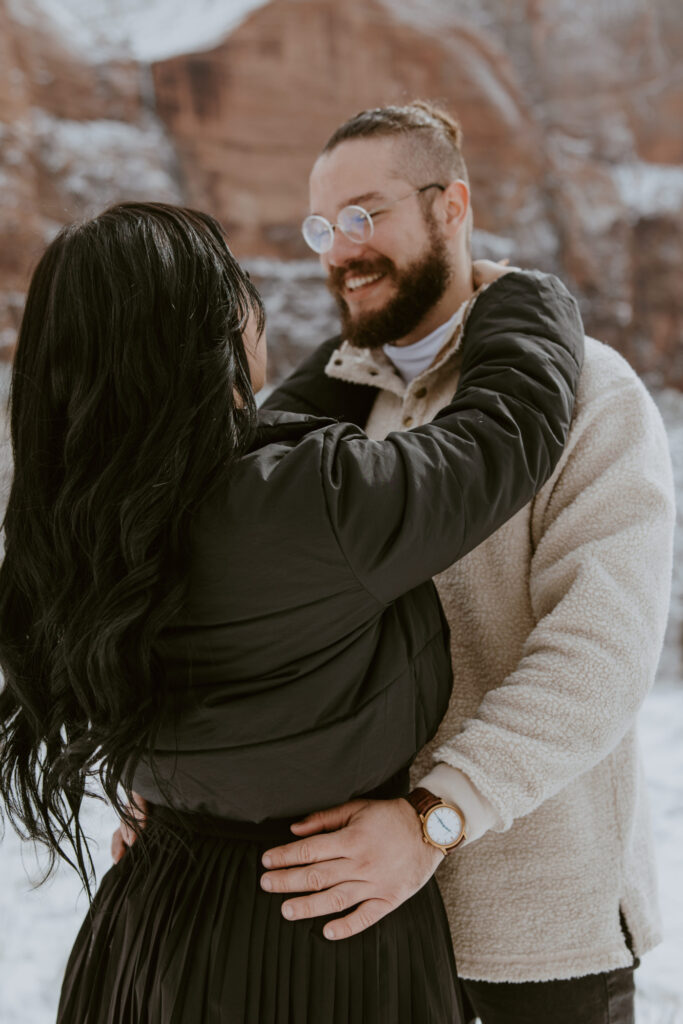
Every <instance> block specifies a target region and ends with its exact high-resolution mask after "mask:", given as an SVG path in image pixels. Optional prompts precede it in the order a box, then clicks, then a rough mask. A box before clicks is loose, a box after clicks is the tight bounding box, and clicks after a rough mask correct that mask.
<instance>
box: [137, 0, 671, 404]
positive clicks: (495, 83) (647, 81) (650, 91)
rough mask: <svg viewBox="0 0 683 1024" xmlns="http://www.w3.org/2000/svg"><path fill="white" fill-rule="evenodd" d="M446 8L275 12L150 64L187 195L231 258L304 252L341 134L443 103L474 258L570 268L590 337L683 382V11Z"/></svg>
mask: <svg viewBox="0 0 683 1024" xmlns="http://www.w3.org/2000/svg"><path fill="white" fill-rule="evenodd" d="M455 6H456V5H453V4H452V2H449V0H421V2H420V0H417V2H414V0H410V2H408V0H405V2H403V0H386V2H384V3H380V2H379V0H371V2H367V0H347V2H346V3H344V4H337V3H336V2H334V0H274V2H272V3H270V4H269V5H267V6H266V7H263V8H261V9H260V10H258V11H256V12H254V13H253V14H252V15H251V16H250V17H249V18H248V19H247V21H246V22H245V23H244V24H243V25H242V26H240V27H239V28H238V29H236V30H235V31H234V32H233V33H232V35H231V36H230V37H229V38H228V39H227V40H225V41H224V42H223V43H222V44H221V45H219V46H218V47H216V48H215V49H214V50H212V51H210V52H208V53H203V54H192V55H186V56H182V57H177V58H174V59H172V60H168V61H164V62H160V63H157V64H155V65H154V67H153V73H154V85H155V93H156V99H157V109H158V111H159V113H160V115H161V117H162V118H163V120H164V121H165V123H166V124H167V126H168V129H169V132H170V134H171V135H172V137H173V139H174V140H175V143H176V147H177V151H178V155H179V160H180V164H181V167H182V172H183V182H184V186H185V188H186V190H187V194H188V197H189V199H190V200H191V201H192V202H195V203H198V204H200V205H204V206H207V207H209V208H210V209H212V210H213V211H214V212H216V213H217V215H218V216H219V217H220V218H221V219H222V220H223V221H224V223H225V224H226V225H227V226H228V228H229V231H230V234H231V237H232V239H233V241H234V245H235V247H236V249H237V251H238V252H239V253H241V254H269V255H278V256H281V257H284V258H288V257H292V256H303V255H304V254H305V250H304V249H303V248H302V243H301V240H300V237H299V233H298V225H299V223H300V220H301V217H302V215H303V214H304V213H305V211H306V201H307V188H306V183H307V177H308V172H309V169H310V166H311V163H312V161H313V159H314V158H315V155H316V153H317V152H318V151H319V149H320V147H321V145H322V144H323V143H324V141H325V140H326V138H327V137H328V135H329V134H330V133H331V131H332V130H333V129H334V127H335V126H336V125H337V124H339V123H341V121H343V120H344V119H345V118H347V117H348V116H350V115H352V114H353V113H355V112H356V111H357V110H360V109H362V108H363V107H367V106H375V105H378V104H383V103H391V102H404V101H405V100H406V99H407V98H410V97H413V96H423V97H424V96H427V97H436V98H439V99H442V100H444V101H445V102H446V104H447V105H448V107H449V108H450V109H451V110H453V111H454V112H456V113H457V115H458V116H459V118H460V119H461V121H462V124H463V127H464V131H465V139H466V156H467V159H468V164H469V168H470V174H471V179H472V189H473V199H474V210H475V224H476V226H477V228H478V229H479V232H478V233H477V234H476V235H475V243H476V244H477V245H478V251H479V254H481V255H488V254H489V253H491V254H495V255H499V254H507V253H509V254H510V255H511V256H512V257H513V259H514V260H515V261H516V262H521V263H522V264H526V265H536V266H541V267H543V268H544V269H549V270H555V271H557V272H558V273H560V274H562V276H563V278H564V279H565V280H566V281H567V283H568V284H569V285H570V287H572V289H573V290H574V292H575V293H576V294H577V295H578V296H579V297H580V299H581V302H582V307H583V311H584V316H585V319H586V323H587V326H588V329H589V330H590V331H591V332H592V333H594V334H596V335H597V336H598V337H600V338H602V339H604V340H606V341H609V342H611V343H613V344H615V345H616V346H617V347H618V348H620V349H621V350H622V351H623V352H624V353H625V354H626V355H627V357H628V358H629V359H630V360H631V361H632V362H633V364H634V365H635V366H636V368H637V369H638V370H640V371H641V372H646V373H649V374H650V375H651V376H652V377H653V378H655V379H657V378H658V379H659V380H661V381H665V382H667V383H669V384H672V385H674V386H677V387H683V352H682V351H681V345H680V337H681V329H682V327H683V289H681V288H680V287H678V288H675V287H674V279H675V277H677V276H679V274H680V271H679V268H680V266H681V257H682V256H683V241H682V239H683V231H682V230H681V229H682V228H683V168H682V167H681V166H680V165H681V164H683V133H681V131H680V111H681V110H682V109H683V80H682V79H681V77H680V74H679V69H680V58H681V54H682V52H683V19H681V17H680V13H679V12H680V7H679V3H678V0H655V2H650V0H620V2H618V3H617V2H615V0H596V2H594V3H592V4H590V5H588V4H584V5H576V4H574V3H572V2H569V0H545V2H542V0H510V2H509V3H506V4H501V3H500V2H498V0H476V2H475V0H461V2H459V3H458V5H457V12H456V13H454V10H453V9H454V7H455ZM677 113H678V118H677V117H676V114H677Z"/></svg>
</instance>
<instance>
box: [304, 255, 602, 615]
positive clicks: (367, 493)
mask: <svg viewBox="0 0 683 1024" xmlns="http://www.w3.org/2000/svg"><path fill="white" fill-rule="evenodd" d="M582 360H583V335H582V327H581V319H580V316H579V313H578V309H577V306H576V303H575V302H574V300H573V299H572V298H571V296H570V295H569V293H568V292H567V290H566V289H565V288H564V286H563V285H562V284H561V282H560V281H558V280H557V278H554V277H551V276H550V275H543V274H535V273H534V274H529V273H521V272H519V273H510V274H507V275H505V276H504V277H502V278H500V279H499V280H498V281H496V282H495V283H494V284H493V285H491V286H490V287H489V288H488V289H487V291H486V292H484V294H483V295H482V296H481V298H480V299H479V300H478V302H477V303H476V306H475V307H474V309H473V311H472V314H471V315H470V318H469V320H468V325H467V332H466V337H465V340H464V343H463V361H462V370H461V375H460V381H459V384H458V389H457V392H456V394H455V397H454V399H453V401H452V402H451V404H450V405H448V406H446V407H445V408H444V409H442V410H441V412H440V413H439V414H438V416H437V417H436V418H435V419H434V420H433V421H432V422H431V423H429V424H425V425H424V426H421V427H416V428H415V429H413V430H408V431H404V432H400V433H399V432H395V433H391V434H389V435H388V437H387V438H385V440H383V441H371V440H369V439H368V438H367V437H366V436H365V434H363V433H362V432H361V431H360V430H358V429H357V428H355V427H352V426H344V425H341V424H336V425H334V426H333V427H332V428H328V429H327V430H326V431H325V441H324V443H323V446H322V452H321V459H322V467H321V468H322V473H321V478H322V481H323V486H324V489H325V501H326V506H327V511H328V516H329V519H330V522H331V524H332V528H333V530H334V532H335V534H336V537H337V541H338V544H339V546H340V548H341V550H342V551H343V553H344V556H345V558H346V560H347V562H348V564H349V566H350V568H351V570H352V571H353V573H354V574H355V575H356V577H357V579H358V580H359V581H360V582H361V583H362V584H363V586H364V587H365V589H366V590H367V591H368V592H369V593H370V594H372V595H373V596H374V597H375V598H376V599H377V600H378V601H379V602H381V603H383V604H388V603H390V602H391V601H392V600H394V599H396V598H397V597H398V596H400V595H401V594H403V593H405V592H406V591H408V590H410V589H411V588H412V587H414V586H417V585H418V584H420V583H422V582H424V581H426V580H428V579H429V578H430V577H431V576H433V575H435V574H436V573H437V572H440V571H442V570H443V569H445V568H447V566H449V565H450V564H451V563H452V562H454V561H456V560H457V559H458V558H461V557H462V556H463V555H464V554H466V553H467V552H468V551H470V550H471V549H472V548H473V547H475V546H476V545H477V544H479V543H480V542H481V541H482V540H484V539H485V538H486V537H488V536H489V535H490V534H491V533H493V532H494V531H495V530H496V529H498V527H499V526H501V525H502V524H503V523H504V522H505V521H506V520H507V519H509V518H510V517H511V516H512V515H513V514H514V513H515V512H516V511H518V510H519V509H520V508H521V507H522V506H523V505H525V504H527V502H528V501H529V500H530V499H531V498H532V497H533V495H534V494H535V493H536V491H537V490H538V489H539V488H540V487H541V486H542V484H543V482H544V481H545V480H547V479H548V477H549V476H550V474H551V472H552V470H553V467H554V466H555V465H556V464H557V461H558V460H559V458H560V455H561V452H562V450H563V447H564V444H565V440H566V436H567V433H568V430H569V425H570V422H571V416H572V410H573V404H574V392H575V388H576V386H577V382H578V378H579V376H580V366H581V363H582Z"/></svg>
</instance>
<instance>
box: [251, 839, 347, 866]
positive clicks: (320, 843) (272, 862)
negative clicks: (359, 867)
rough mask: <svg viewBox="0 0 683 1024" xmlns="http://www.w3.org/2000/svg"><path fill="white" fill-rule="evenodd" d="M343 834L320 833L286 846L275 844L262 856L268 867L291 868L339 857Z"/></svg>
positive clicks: (263, 862)
mask: <svg viewBox="0 0 683 1024" xmlns="http://www.w3.org/2000/svg"><path fill="white" fill-rule="evenodd" d="M342 835H343V834H333V835H318V836H312V838H311V839H298V840H297V841H296V842H295V843H287V844H286V846H274V847H272V849H270V850H266V852H265V853H264V854H263V856H262V857H261V863H262V864H263V866H264V867H266V868H290V867H294V866H295V865H297V864H312V863H313V862H314V861H319V860H333V859H335V858H338V857H339V854H340V852H341V853H343V850H342V849H341V847H342V845H343V838H342Z"/></svg>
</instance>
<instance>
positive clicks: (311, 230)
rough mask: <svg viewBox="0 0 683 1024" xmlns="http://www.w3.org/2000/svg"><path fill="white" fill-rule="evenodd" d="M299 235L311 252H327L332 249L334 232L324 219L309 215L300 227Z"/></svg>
mask: <svg viewBox="0 0 683 1024" xmlns="http://www.w3.org/2000/svg"><path fill="white" fill-rule="evenodd" d="M301 233H302V235H303V236H304V241H305V242H306V245H308V246H309V247H310V248H311V249H312V250H313V252H318V253H322V252H328V251H329V250H330V249H331V248H332V243H333V241H334V232H333V231H332V225H331V224H330V223H329V221H327V220H325V218H324V217H318V216H317V215H316V214H311V216H310V217H306V220H305V221H304V222H303V224H302V225H301Z"/></svg>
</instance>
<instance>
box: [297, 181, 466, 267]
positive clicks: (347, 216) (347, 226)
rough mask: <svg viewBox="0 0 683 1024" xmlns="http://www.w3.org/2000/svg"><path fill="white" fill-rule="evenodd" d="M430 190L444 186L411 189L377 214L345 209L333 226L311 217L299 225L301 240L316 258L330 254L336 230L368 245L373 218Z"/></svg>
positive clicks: (373, 227) (352, 240) (373, 211)
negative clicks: (325, 253) (302, 237)
mask: <svg viewBox="0 0 683 1024" xmlns="http://www.w3.org/2000/svg"><path fill="white" fill-rule="evenodd" d="M430 188H438V189H440V191H441V192H443V191H445V188H446V186H445V185H440V184H438V182H436V181H433V182H431V184H429V185H423V186H422V188H416V189H413V191H412V192H409V193H408V194H407V195H405V196H400V197H399V198H398V199H394V200H392V201H391V202H389V203H385V205H384V206H382V207H380V208H379V209H377V210H366V209H365V207H363V206H355V205H351V206H345V207H344V208H343V209H342V210H340V211H339V213H338V215H337V223H336V224H330V222H329V220H327V218H326V217H321V216H320V214H318V213H311V214H309V216H308V217H306V219H305V220H304V222H303V224H302V225H301V234H302V235H303V236H304V241H305V243H306V245H307V246H308V247H309V248H310V249H312V250H313V252H316V253H318V255H321V254H322V253H324V252H329V251H330V249H331V248H332V246H333V245H334V232H335V230H336V228H339V230H340V231H341V233H342V234H343V235H344V236H345V237H346V238H348V240H349V241H350V242H355V243H356V244H357V245H361V244H362V243H363V242H367V241H369V240H370V239H371V238H372V236H373V233H374V230H375V225H374V222H373V219H372V218H373V217H375V216H376V215H377V214H378V213H384V212H385V210H389V209H390V208H391V207H392V206H395V205H396V203H402V202H403V200H404V199H410V197H411V196H416V195H419V193H420V192H426V191H427V189H430Z"/></svg>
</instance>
